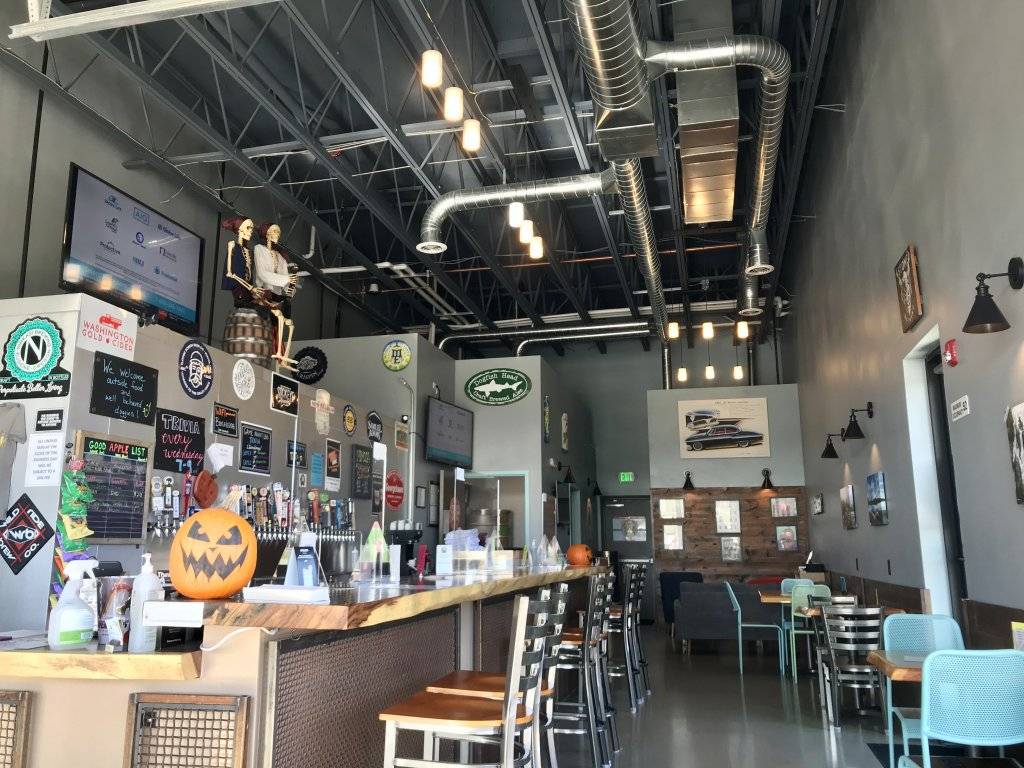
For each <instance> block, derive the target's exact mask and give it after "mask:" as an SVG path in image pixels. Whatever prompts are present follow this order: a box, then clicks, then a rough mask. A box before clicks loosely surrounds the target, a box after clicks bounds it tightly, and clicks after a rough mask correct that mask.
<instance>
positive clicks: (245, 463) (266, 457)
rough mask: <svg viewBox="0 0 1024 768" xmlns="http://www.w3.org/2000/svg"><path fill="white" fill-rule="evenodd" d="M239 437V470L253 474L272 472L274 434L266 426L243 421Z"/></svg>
mask: <svg viewBox="0 0 1024 768" xmlns="http://www.w3.org/2000/svg"><path fill="white" fill-rule="evenodd" d="M239 431H240V434H241V436H240V437H239V438H238V471H239V472H248V473H250V474H253V475H269V474H270V447H271V442H272V439H273V435H272V433H271V431H270V430H269V429H267V428H266V427H260V426H258V425H256V424H249V423H247V422H244V421H243V422H242V426H241V429H240V430H239Z"/></svg>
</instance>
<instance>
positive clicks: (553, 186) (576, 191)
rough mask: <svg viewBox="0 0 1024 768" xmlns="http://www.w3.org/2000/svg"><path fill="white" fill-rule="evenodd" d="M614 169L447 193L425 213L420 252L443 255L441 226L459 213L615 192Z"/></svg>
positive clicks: (422, 223) (445, 247)
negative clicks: (452, 215)
mask: <svg viewBox="0 0 1024 768" xmlns="http://www.w3.org/2000/svg"><path fill="white" fill-rule="evenodd" d="M614 190H615V187H614V177H613V176H612V172H611V169H606V170H604V171H603V172H601V173H586V174H579V175H576V176H563V177H561V178H557V179H541V180H539V181H524V182H521V183H519V184H497V185H495V186H492V187H478V188H476V189H457V190H454V191H452V192H446V193H445V194H443V195H441V196H440V197H439V198H437V199H436V200H434V202H432V203H431V204H430V207H429V208H427V211H426V213H424V214H423V221H422V222H421V223H420V242H419V244H418V245H417V246H416V250H418V251H420V252H421V253H443V252H444V251H446V250H448V246H447V245H445V243H444V241H443V240H442V239H441V226H442V225H443V224H444V222H445V221H446V220H447V219H448V217H449V216H451V214H453V213H455V212H457V211H467V210H475V209H478V208H494V207H497V206H501V205H508V204H509V203H514V202H520V203H532V202H543V201H547V200H568V199H572V198H577V197H590V196H591V195H602V194H611V193H612V192H614Z"/></svg>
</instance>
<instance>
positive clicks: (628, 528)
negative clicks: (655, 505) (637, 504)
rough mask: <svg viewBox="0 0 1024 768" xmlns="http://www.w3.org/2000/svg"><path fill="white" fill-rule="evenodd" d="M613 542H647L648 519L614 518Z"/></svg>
mask: <svg viewBox="0 0 1024 768" xmlns="http://www.w3.org/2000/svg"><path fill="white" fill-rule="evenodd" d="M612 541H647V518H646V517H632V516H627V517H613V518H612Z"/></svg>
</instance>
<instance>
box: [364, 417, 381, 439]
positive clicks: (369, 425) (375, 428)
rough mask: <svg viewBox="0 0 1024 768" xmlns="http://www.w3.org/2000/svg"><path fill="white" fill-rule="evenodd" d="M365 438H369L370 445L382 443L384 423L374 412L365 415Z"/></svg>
mask: <svg viewBox="0 0 1024 768" xmlns="http://www.w3.org/2000/svg"><path fill="white" fill-rule="evenodd" d="M366 436H367V437H368V438H370V442H371V443H383V442H384V422H383V421H381V418H380V416H379V415H378V414H377V412H376V411H370V412H369V413H368V414H366Z"/></svg>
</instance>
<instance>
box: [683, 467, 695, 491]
mask: <svg viewBox="0 0 1024 768" xmlns="http://www.w3.org/2000/svg"><path fill="white" fill-rule="evenodd" d="M683 490H684V491H693V490H696V489H695V488H694V486H693V478H692V477H691V476H690V471H689V470H687V471H686V479H685V480H684V481H683Z"/></svg>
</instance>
